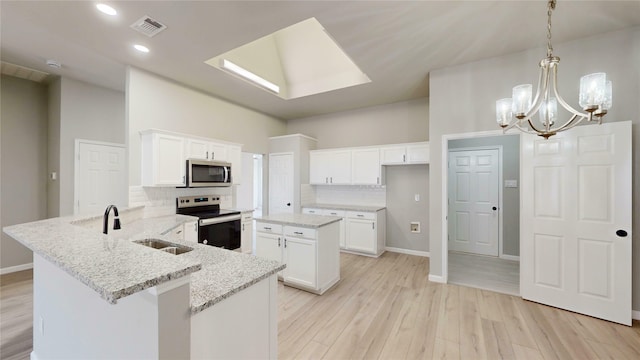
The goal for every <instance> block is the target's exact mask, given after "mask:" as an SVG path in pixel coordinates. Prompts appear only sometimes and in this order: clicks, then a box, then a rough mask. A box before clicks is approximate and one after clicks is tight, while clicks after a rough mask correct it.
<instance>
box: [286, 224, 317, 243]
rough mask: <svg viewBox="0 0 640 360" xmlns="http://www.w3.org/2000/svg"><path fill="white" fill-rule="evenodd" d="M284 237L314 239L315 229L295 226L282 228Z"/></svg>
mask: <svg viewBox="0 0 640 360" xmlns="http://www.w3.org/2000/svg"><path fill="white" fill-rule="evenodd" d="M284 235H285V236H295V237H301V238H306V239H314V240H315V238H316V229H310V228H303V227H296V226H285V227H284Z"/></svg>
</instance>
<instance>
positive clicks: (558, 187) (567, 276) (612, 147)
mask: <svg viewBox="0 0 640 360" xmlns="http://www.w3.org/2000/svg"><path fill="white" fill-rule="evenodd" d="M521 148H522V162H521V163H522V167H521V169H522V170H521V171H522V176H521V179H522V180H521V184H522V192H521V204H522V208H521V218H520V229H521V230H520V231H521V233H520V292H521V294H522V297H523V298H525V299H528V300H532V301H536V302H540V303H543V304H547V305H551V306H555V307H559V308H563V309H567V310H571V311H575V312H579V313H583V314H587V315H590V316H594V317H598V318H602V319H606V320H610V321H614V322H618V323H622V324H626V325H631V239H632V234H631V198H632V196H631V194H632V193H631V122H617V123H609V124H603V125H599V126H598V125H590V126H578V127H576V128H574V129H572V130H570V131H566V132H562V133H560V134H558V135H556V136H553V137H551V138H550V139H549V140H545V139H543V138H541V137H537V136H533V135H523V137H522V141H521ZM625 233H626V236H625Z"/></svg>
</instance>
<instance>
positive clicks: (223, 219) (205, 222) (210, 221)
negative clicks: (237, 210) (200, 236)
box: [200, 214, 242, 226]
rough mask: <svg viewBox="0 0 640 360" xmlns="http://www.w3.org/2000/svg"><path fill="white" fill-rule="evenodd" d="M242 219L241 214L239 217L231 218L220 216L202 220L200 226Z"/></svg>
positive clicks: (232, 216)
mask: <svg viewBox="0 0 640 360" xmlns="http://www.w3.org/2000/svg"><path fill="white" fill-rule="evenodd" d="M241 218H242V216H241V214H238V215H230V216H220V217H216V218H212V219H204V220H200V226H207V225H213V224H220V223H223V222H229V221H235V220H240V219H241Z"/></svg>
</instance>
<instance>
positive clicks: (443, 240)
mask: <svg viewBox="0 0 640 360" xmlns="http://www.w3.org/2000/svg"><path fill="white" fill-rule="evenodd" d="M502 135H510V136H518V137H520V136H521V135H520V133H519V132H518V133H513V134H506V133H504V132H503V131H502V130H489V131H477V132H469V133H459V134H445V135H442V149H441V170H440V171H441V175H440V176H441V179H440V184H441V194H446V196H447V197H448V196H449V186H448V185H449V184H448V177H449V169H448V165H447V160H448V158H449V140H458V139H469V138H478V137H488V136H502ZM519 153H522V151H521V150H519ZM520 157H521V156H520ZM520 175H521V178H520V180H521V181H522V168H521V169H520ZM518 192H520V186H518ZM440 203H441V208H440V212H441V221H442V223H441V226H442V231H441V237H440V247H441V249H442V252H441V254H440V256H441V260H442V278H438V279H434V280H435V281H437V282H442V283H445V284H446V283H447V282H448V280H449V239H448V236H449V221H448V219H447V216H448V214H449V205H448V204H447V201H445V199H442V201H441V202H440Z"/></svg>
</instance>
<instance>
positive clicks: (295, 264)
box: [256, 221, 340, 294]
mask: <svg viewBox="0 0 640 360" xmlns="http://www.w3.org/2000/svg"><path fill="white" fill-rule="evenodd" d="M339 229H340V228H339V225H338V223H336V222H334V223H330V224H327V225H325V226H321V227H319V228H317V229H316V228H308V227H300V226H289V225H287V226H282V225H280V224H276V223H270V222H266V221H256V256H259V257H263V258H266V259H270V260H275V261H280V262H282V263H284V264H286V265H287V267H286V268H285V269H284V270H283V271H282V272H281V274H280V275H281V278H282V281H283V282H284V284H286V285H289V286H293V287H297V288H300V289H303V290H307V291H311V292H313V293H316V294H322V293H324V292H325V291H327V290H328V289H329V288H331V287H332V286H333V285H335V284H336V283H337V282H338V281H339V280H340V247H339V244H338V241H337V238H338V236H339V233H338V232H339Z"/></svg>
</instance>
